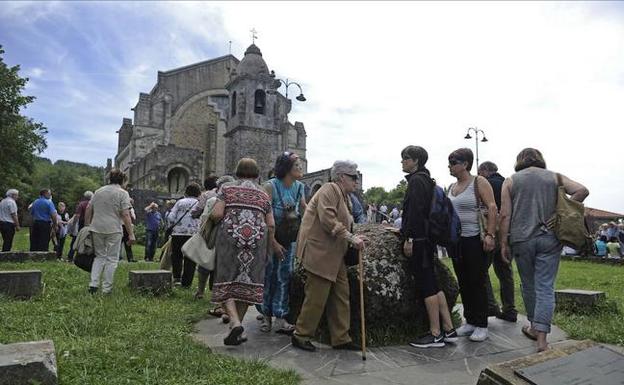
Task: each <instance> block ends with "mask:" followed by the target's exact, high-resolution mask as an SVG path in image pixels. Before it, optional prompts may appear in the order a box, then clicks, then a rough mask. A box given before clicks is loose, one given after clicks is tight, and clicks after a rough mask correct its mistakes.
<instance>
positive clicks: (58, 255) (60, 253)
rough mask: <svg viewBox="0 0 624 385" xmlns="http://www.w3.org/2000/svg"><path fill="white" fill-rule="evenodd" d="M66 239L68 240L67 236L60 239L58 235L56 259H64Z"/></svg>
mask: <svg viewBox="0 0 624 385" xmlns="http://www.w3.org/2000/svg"><path fill="white" fill-rule="evenodd" d="M65 238H67V236H64V237H59V236H58V235H57V237H56V241H57V245H56V258H62V257H63V248H64V247H65Z"/></svg>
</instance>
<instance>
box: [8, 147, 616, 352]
mask: <svg viewBox="0 0 624 385" xmlns="http://www.w3.org/2000/svg"><path fill="white" fill-rule="evenodd" d="M400 155H401V164H402V171H403V172H404V173H405V174H406V180H407V190H406V193H405V196H404V200H403V205H402V207H391V208H389V207H388V206H387V205H384V204H381V205H379V206H376V205H372V204H371V205H370V206H366V205H364V204H363V202H361V200H360V199H359V198H358V196H357V194H356V190H357V189H358V178H359V175H360V174H359V172H358V169H357V164H355V163H353V162H351V161H336V162H335V163H334V164H333V166H332V168H331V182H329V183H326V184H324V185H323V186H322V187H321V188H320V190H318V192H316V193H315V194H314V195H313V196H312V197H311V199H309V201H308V199H307V198H308V197H306V196H305V188H304V186H303V184H302V183H301V182H300V181H299V180H300V179H301V178H302V176H303V173H302V167H301V163H300V159H299V157H298V156H297V155H296V154H294V153H291V152H285V153H283V154H282V155H280V156H279V157H278V158H277V159H276V162H275V167H274V169H273V172H272V177H271V178H270V179H269V180H268V181H267V182H265V183H264V184H262V185H260V184H259V183H258V180H259V176H260V175H259V168H258V165H257V164H256V162H255V161H254V160H253V159H249V158H244V159H241V160H240V161H239V162H238V165H237V167H236V170H235V175H234V176H222V177H220V178H218V177H216V176H211V177H209V178H207V179H206V180H205V182H204V186H203V188H202V186H200V185H199V184H197V183H190V184H189V185H188V186H186V189H185V191H184V197H183V198H181V199H178V200H177V201H167V202H165V209H166V211H165V212H164V214H163V213H161V211H160V207H159V205H158V203H157V202H151V203H150V204H149V205H148V206H147V207H145V208H144V211H145V229H146V234H145V238H146V239H145V244H146V249H145V260H146V261H153V260H154V257H155V254H156V249H157V246H158V243H159V233H160V231H161V230H162V229H163V228H164V229H166V230H165V239H164V241H168V244H169V247H168V250H169V252H170V262H171V270H172V274H173V279H174V284H175V285H176V286H180V287H182V288H190V287H191V286H192V284H193V282H194V275H195V271H196V270H197V272H198V288H197V292H196V293H195V297H196V298H197V299H201V298H203V295H204V291H205V288H206V285H208V286H209V288H210V290H211V292H212V296H211V301H212V302H213V303H214V304H215V305H217V307H216V308H215V309H213V310H212V311H211V314H213V315H215V316H219V317H222V319H223V322H224V323H227V324H228V325H229V333H228V334H227V337H226V338H225V339H224V344H226V345H240V344H242V343H244V342H246V341H247V339H248V336H247V335H246V333H245V331H244V327H243V321H244V317H245V315H246V313H247V310H248V308H249V306H256V308H257V309H258V311H259V313H260V316H259V317H258V319H259V321H260V322H261V326H260V330H261V331H262V332H265V333H269V332H272V331H274V332H277V333H281V334H285V335H289V336H291V342H292V344H293V346H295V347H297V348H300V349H303V350H307V351H314V350H316V346H315V345H314V344H313V343H312V339H313V337H314V336H315V335H316V331H317V328H318V326H319V322H320V319H321V316H322V315H323V313H325V314H326V316H327V319H328V327H329V333H330V339H331V345H332V347H333V348H335V349H348V350H355V349H358V347H357V346H355V345H354V344H353V343H352V341H351V338H350V336H349V330H350V313H351V311H350V308H349V306H350V305H349V304H350V302H349V296H350V293H349V284H348V279H347V265H346V263H345V256H346V255H347V254H349V253H350V252H352V251H355V252H356V253H357V252H358V251H361V250H363V249H364V248H365V247H366V244H367V242H368V240H367V239H366V238H365V237H362V236H360V235H357V234H356V232H355V231H354V227H353V225H354V223H365V222H370V223H387V224H389V225H390V224H392V225H394V226H395V227H396V230H395V232H397V233H398V235H399V236H400V238H401V241H402V246H403V253H404V254H405V256H406V257H408V260H409V268H410V270H411V273H412V274H413V275H414V277H415V281H416V283H417V287H416V290H418V292H419V293H420V297H422V298H424V304H425V308H426V311H427V315H428V319H429V326H430V329H429V332H428V333H427V334H425V335H423V336H421V337H419V338H418V339H416V340H415V341H413V342H411V343H410V345H412V346H413V347H416V348H430V347H443V346H445V345H446V344H447V343H454V342H456V341H457V339H458V337H460V336H467V337H468V338H469V339H470V340H471V341H474V342H481V341H484V340H486V339H487V338H488V317H490V316H496V317H498V318H500V319H503V320H505V321H509V322H516V321H517V310H516V307H515V303H514V279H513V272H512V266H511V260H512V259H515V260H516V266H517V268H518V271H519V275H520V279H521V281H522V282H521V283H522V284H521V290H522V298H523V300H524V304H525V308H526V311H527V318H528V320H529V324H528V325H525V326H523V327H522V331H523V333H524V334H525V335H526V336H527V337H528V338H531V339H533V340H536V341H537V349H538V350H539V351H542V350H545V349H547V347H548V344H547V340H546V336H547V334H548V333H549V332H550V325H551V321H552V316H553V311H554V282H555V278H556V274H557V268H558V265H559V259H560V255H561V252H562V245H561V244H560V242H559V240H558V239H557V237H556V236H555V234H554V231H553V228H552V225H551V224H552V221H551V219H552V217H553V216H554V214H555V208H556V203H557V191H558V186H559V184H558V179H557V175H558V174H556V173H555V172H553V171H550V170H548V169H547V168H546V162H545V161H544V158H543V156H542V154H541V153H540V152H539V151H538V150H536V149H532V148H527V149H524V150H523V151H521V152H520V153H519V154H518V156H517V158H516V165H515V171H516V172H515V173H514V174H513V175H512V176H510V177H508V178H504V177H503V176H501V175H500V174H499V173H498V168H497V166H496V164H494V163H493V162H489V161H488V162H484V163H482V164H481V165H479V167H478V170H477V175H473V174H472V173H471V171H472V169H473V161H474V157H473V153H472V151H471V150H470V149H467V148H461V149H458V150H455V151H453V152H452V153H451V154H450V155H449V156H448V168H449V172H450V174H451V175H452V176H453V177H454V178H455V179H456V181H455V183H453V184H452V185H451V186H450V187H449V189H448V193H447V194H446V198H447V199H448V200H449V201H450V203H451V204H452V207H453V208H454V210H455V212H456V215H457V217H458V218H459V222H460V224H461V230H460V234H459V237H458V240H457V242H456V243H455V244H454V245H453V246H452V247H447V248H446V251H447V252H448V254H449V256H450V257H451V258H452V264H453V269H454V271H455V275H456V276H457V280H458V283H459V290H460V295H461V298H462V303H463V312H464V314H463V315H464V319H465V323H464V324H462V325H461V326H460V327H459V328H457V329H454V327H453V323H452V319H451V315H450V313H449V309H448V304H447V300H446V298H445V295H444V292H443V291H442V290H441V289H440V286H439V285H438V282H437V280H436V277H435V274H434V258H436V255H437V254H438V252H437V250H438V245H437V244H436V243H435V242H433V241H432V238H431V232H430V224H431V223H430V221H431V218H430V211H431V210H432V200H433V201H435V199H434V198H435V196H434V194H435V188H436V182H435V179H434V178H433V177H432V175H431V173H430V171H429V170H428V169H427V167H426V164H427V161H428V153H427V151H426V150H425V149H424V148H422V147H419V146H408V147H406V148H405V149H403V151H402V152H401V154H400ZM561 181H562V183H563V187H564V189H565V191H566V193H567V194H568V195H570V197H571V199H574V200H577V201H580V202H582V201H583V200H584V199H585V197H587V195H588V194H589V191H588V190H587V189H586V188H585V187H584V186H583V185H581V184H580V183H578V182H575V181H573V180H571V179H569V178H567V177H565V176H561ZM108 182H109V183H108V184H107V185H106V186H104V187H101V188H99V189H98V190H97V191H95V192H94V193H93V192H90V191H87V192H85V193H84V197H83V199H82V200H81V201H80V202H79V203H78V204H77V206H76V209H75V212H74V215H73V216H71V217H70V216H69V215H68V213H67V211H66V205H65V204H64V203H59V205H58V208H57V207H55V206H54V204H53V202H52V195H51V192H50V190H48V189H44V190H42V191H41V193H40V197H39V198H38V199H37V200H35V201H34V202H33V203H32V205H31V207H30V208H29V210H30V213H31V215H32V218H33V224H32V227H31V236H30V240H31V250H33V251H35V250H48V245H49V242H50V239H51V238H52V239H55V244H56V245H57V246H56V247H57V249H56V250H57V253H58V255H59V257H61V256H62V250H63V245H64V243H65V238H66V236H67V235H70V236H71V237H72V242H71V246H70V254H69V259H70V260H71V259H72V258H73V257H74V253H75V250H74V247H75V245H74V243H75V241H76V238H77V235H78V233H79V232H80V230H81V229H83V228H84V227H85V226H89V231H90V233H91V235H92V242H93V249H94V253H95V257H94V260H93V267H92V271H91V280H90V283H89V292H91V293H96V292H97V291H99V290H100V289H101V291H102V292H103V293H106V294H109V293H111V292H112V290H113V286H114V283H113V278H114V273H115V269H116V268H117V265H118V263H119V259H120V255H121V250H122V248H123V249H125V251H126V256H127V259H128V261H132V260H133V255H132V249H131V246H132V244H133V243H135V242H136V237H135V232H134V226H133V221H134V220H136V216H135V213H134V208H133V201H132V199H131V198H130V195H129V194H128V192H127V191H126V189H125V187H126V182H127V178H126V175H125V174H124V173H123V172H121V171H120V170H117V169H113V170H112V171H111V172H110V173H109V175H108ZM18 196H19V192H18V191H17V190H14V189H11V190H9V191H7V194H6V198H5V199H3V200H2V202H0V229H1V231H2V237H3V239H4V243H3V251H7V250H10V249H11V242H12V238H13V236H14V234H15V231H19V229H20V224H19V221H18V215H17V205H16V203H15V202H16V200H17V199H18ZM388 227H390V226H388ZM388 231H391V230H390V229H389V230H388ZM622 233H623V229H622V225H620V226H619V227H618V226H617V225H615V224H614V223H612V224H608V225H606V226H603V227H601V229H600V232H599V234H598V236H599V239H598V240H597V242H596V244H597V248H598V243H599V242H601V243H603V244H604V246H603V245H601V246H600V247H599V250H600V252H604V253H608V254H609V255H618V257H619V254H620V252H621V250H622V248H621V246H620V244H621V241H622V238H623V237H622ZM197 234H199V235H200V236H201V237H202V238H203V240H204V241H205V246H206V247H208V249H209V250H212V252H213V255H214V261H213V262H212V263H206V262H205V261H202V260H197V259H193V258H191V257H189V256H188V253H187V252H185V251H184V249H185V245H187V243H188V242H190V241H191V239H192V238H193V237H194V236H197ZM605 241H608V242H605ZM211 255H212V254H211ZM296 260H298V261H299V262H300V263H301V266H302V267H303V269H304V271H305V276H306V280H305V288H304V292H305V297H304V301H303V305H302V307H301V310H300V312H299V314H290V309H289V287H290V280H291V277H292V274H293V270H294V266H295V261H296ZM492 264H493V265H494V271H495V273H496V276H497V278H498V279H499V280H500V297H501V302H502V304H501V305H502V307H499V305H498V303H497V301H496V299H495V296H494V293H493V290H492V285H491V282H490V279H489V275H488V269H489V267H490V266H491V265H492ZM414 305H415V306H416V304H414ZM289 319H296V322H295V323H294V324H290V323H289V322H288V320H289Z"/></svg>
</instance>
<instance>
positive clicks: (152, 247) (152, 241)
mask: <svg viewBox="0 0 624 385" xmlns="http://www.w3.org/2000/svg"><path fill="white" fill-rule="evenodd" d="M157 244H158V230H145V260H146V261H153V260H154V254H155V253H156V245H157Z"/></svg>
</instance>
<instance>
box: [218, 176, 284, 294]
mask: <svg viewBox="0 0 624 385" xmlns="http://www.w3.org/2000/svg"><path fill="white" fill-rule="evenodd" d="M217 199H219V200H221V201H224V202H225V215H224V217H223V220H222V221H221V223H220V224H219V227H218V229H217V240H216V252H217V268H216V276H215V283H214V287H213V292H212V302H213V303H222V302H224V301H226V300H229V299H233V300H236V301H240V302H246V303H248V304H261V303H262V295H263V289H264V270H265V266H266V262H267V241H268V239H267V238H268V232H267V225H266V222H265V217H266V215H267V213H270V212H271V210H272V208H271V201H270V200H269V196H268V195H267V194H266V193H265V192H264V190H262V189H261V188H260V186H258V185H257V184H255V183H254V182H252V181H250V180H241V181H236V182H232V183H227V184H225V185H223V186H221V189H220V190H219V193H218V195H217Z"/></svg>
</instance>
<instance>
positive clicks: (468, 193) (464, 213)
mask: <svg viewBox="0 0 624 385" xmlns="http://www.w3.org/2000/svg"><path fill="white" fill-rule="evenodd" d="M476 179H477V178H473V179H472V182H470V184H469V185H468V187H466V189H465V190H464V191H462V192H461V193H460V194H459V195H457V196H455V195H453V187H454V186H455V185H454V184H453V185H451V189H450V190H449V194H448V197H449V199H450V200H451V202H452V203H453V207H455V211H457V215H458V216H459V221H460V222H461V236H462V237H474V236H477V235H479V233H480V230H479V217H478V216H477V213H478V208H477V198H476V196H475V189H474V184H475V180H476Z"/></svg>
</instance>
